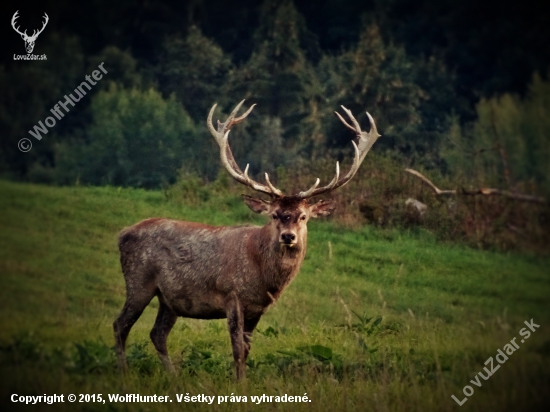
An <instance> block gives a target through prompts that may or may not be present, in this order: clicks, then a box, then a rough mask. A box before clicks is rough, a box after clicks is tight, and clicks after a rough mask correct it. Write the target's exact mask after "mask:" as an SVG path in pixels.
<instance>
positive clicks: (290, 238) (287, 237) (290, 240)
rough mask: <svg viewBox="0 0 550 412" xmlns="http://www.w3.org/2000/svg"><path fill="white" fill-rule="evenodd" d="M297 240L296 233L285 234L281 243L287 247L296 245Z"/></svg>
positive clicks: (282, 235)
mask: <svg viewBox="0 0 550 412" xmlns="http://www.w3.org/2000/svg"><path fill="white" fill-rule="evenodd" d="M295 240H296V235H295V234H294V233H288V232H287V233H283V234H281V241H282V242H283V243H285V244H287V245H290V244H291V243H294V241H295Z"/></svg>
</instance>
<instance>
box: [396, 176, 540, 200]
mask: <svg viewBox="0 0 550 412" xmlns="http://www.w3.org/2000/svg"><path fill="white" fill-rule="evenodd" d="M405 171H406V172H407V173H410V174H412V175H414V176H416V177H418V178H419V179H420V180H422V181H423V182H424V183H426V184H427V185H428V186H430V187H431V188H432V189H433V191H434V192H435V194H436V195H471V196H475V195H487V196H492V195H497V196H503V197H507V198H509V199H514V200H521V201H523V202H533V203H540V204H545V203H547V202H548V201H547V200H546V199H545V198H544V197H542V196H536V195H527V194H524V193H516V192H511V191H509V190H501V189H494V188H488V187H482V188H480V189H474V190H466V189H461V190H456V189H453V190H441V189H439V188H438V187H437V186H436V185H434V184H433V183H432V182H431V181H430V180H429V179H428V178H427V177H426V176H424V175H423V174H421V173H419V172H417V171H416V170H413V169H405Z"/></svg>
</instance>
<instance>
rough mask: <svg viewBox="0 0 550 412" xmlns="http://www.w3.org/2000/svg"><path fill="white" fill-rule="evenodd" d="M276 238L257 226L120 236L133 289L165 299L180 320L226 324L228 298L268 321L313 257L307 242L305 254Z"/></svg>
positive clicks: (171, 226)
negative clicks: (273, 306)
mask: <svg viewBox="0 0 550 412" xmlns="http://www.w3.org/2000/svg"><path fill="white" fill-rule="evenodd" d="M269 232H270V230H269V228H266V227H264V228H261V227H257V226H241V227H213V226H207V225H200V224H196V223H189V222H182V221H177V220H168V219H148V220H144V221H142V222H140V223H138V224H136V225H134V226H132V227H130V228H128V229H126V230H125V231H123V232H122V233H121V235H120V241H119V247H120V253H121V263H122V268H123V272H124V274H125V275H128V276H126V285H127V289H128V291H129V292H131V293H133V294H147V297H148V298H149V300H150V299H152V298H153V297H154V296H157V295H158V296H159V299H161V300H162V301H163V303H164V304H166V305H167V306H168V307H169V308H170V310H171V311H172V312H174V313H175V314H176V315H178V316H183V317H189V318H196V319H221V318H225V317H227V315H226V313H227V311H226V301H227V300H228V299H238V300H239V301H240V302H241V306H242V307H243V311H244V312H245V317H248V318H250V317H257V316H261V315H262V314H263V313H264V312H265V310H266V309H267V307H268V306H269V305H270V304H271V303H272V302H273V299H272V297H273V298H275V299H276V298H277V297H278V296H279V295H280V294H281V292H282V291H283V289H284V288H285V286H286V285H288V283H289V282H290V281H291V280H292V279H293V278H294V277H295V276H296V274H297V273H298V271H299V270H300V266H301V265H302V261H303V259H304V256H305V244H304V246H303V249H300V250H297V249H291V248H280V246H279V242H278V240H277V239H275V242H274V241H273V239H272V238H271V236H270V233H269ZM269 294H271V296H272V297H270V296H269ZM147 303H149V302H147Z"/></svg>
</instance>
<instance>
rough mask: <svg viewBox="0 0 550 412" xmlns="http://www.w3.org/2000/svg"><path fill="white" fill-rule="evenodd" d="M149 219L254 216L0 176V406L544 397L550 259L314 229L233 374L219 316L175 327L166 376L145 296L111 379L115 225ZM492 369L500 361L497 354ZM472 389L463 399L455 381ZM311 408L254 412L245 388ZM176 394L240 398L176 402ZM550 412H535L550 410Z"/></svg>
mask: <svg viewBox="0 0 550 412" xmlns="http://www.w3.org/2000/svg"><path fill="white" fill-rule="evenodd" d="M148 217H170V218H175V219H182V220H190V221H197V222H204V223H209V224H214V225H229V224H241V223H249V222H253V223H258V224H262V221H263V219H262V218H261V217H258V216H255V215H253V213H252V212H249V211H248V209H247V208H246V206H244V204H242V202H241V200H240V199H239V198H238V197H237V196H233V195H219V196H213V197H211V198H210V199H208V200H207V201H204V202H194V203H193V202H190V203H185V202H179V201H176V200H174V199H171V198H169V197H167V196H166V194H165V193H164V192H162V191H144V190H137V189H123V188H113V187H92V188H86V187H48V186H41V185H30V184H19V183H12V182H7V181H0V282H1V283H0V293H1V300H0V302H1V304H0V322H1V324H0V379H1V381H2V385H1V386H0V387H1V393H0V399H1V403H0V405H1V406H2V410H32V411H39V410H56V411H57V410H60V411H65V410H67V411H69V410H70V411H74V410H83V411H164V410H227V411H245V410H246V411H247V410H293V411H294V410H297V411H301V410H304V411H306V410H307V411H355V410H361V411H367V410H368V411H370V410H373V411H440V410H443V411H455V410H460V411H483V412H487V411H497V410H498V411H504V410H539V409H540V410H544V407H545V404H548V399H550V396H549V395H548V388H549V387H550V327H549V326H550V306H549V305H550V270H549V269H548V266H549V264H550V260H549V259H548V258H544V257H537V256H533V255H519V254H503V253H496V252H490V251H480V250H475V249H472V248H468V247H466V246H462V245H457V244H450V243H441V242H438V241H437V240H436V239H435V237H434V236H432V235H431V234H430V233H429V232H426V231H422V230H411V231H403V230H401V231H398V230H393V229H392V230H388V229H377V228H373V227H370V226H361V227H352V228H350V227H344V226H342V225H338V224H336V223H335V222H334V221H331V220H330V219H327V220H324V221H312V222H310V224H309V240H308V254H307V257H306V260H305V262H304V265H303V267H302V270H301V273H300V274H299V276H298V277H297V278H296V280H295V281H294V282H293V283H292V284H291V285H290V286H289V287H288V289H287V290H286V291H285V293H283V295H282V298H281V299H280V300H279V301H278V302H277V303H276V304H275V305H274V306H273V307H272V308H271V309H270V310H269V311H268V312H267V313H266V315H265V316H264V317H263V318H262V320H261V321H260V324H259V326H258V329H257V330H256V332H255V334H254V340H253V343H252V350H251V354H250V357H249V361H248V371H247V373H248V379H247V380H246V381H245V382H242V383H236V382H235V381H234V368H233V363H232V357H231V348H230V341H229V334H228V332H227V327H226V323H225V321H224V320H214V321H200V320H192V319H179V320H178V321H177V323H176V326H175V327H174V329H173V331H172V333H171V334H170V337H169V340H168V348H169V352H170V355H171V357H172V360H173V361H174V363H175V365H176V369H177V376H170V375H168V374H166V373H165V372H164V370H163V368H162V365H161V363H160V361H158V359H157V356H156V353H155V351H154V348H153V345H152V343H151V342H150V340H149V331H150V329H151V328H152V326H153V323H154V319H155V316H156V308H157V302H156V298H155V300H154V301H153V302H151V304H150V306H149V307H148V308H147V309H146V311H145V312H144V314H143V315H142V317H141V318H140V319H139V321H138V322H137V323H136V325H135V326H134V328H133V329H132V332H131V333H130V337H129V340H128V358H129V366H130V370H129V373H128V374H127V375H125V376H121V375H120V374H119V373H118V371H117V369H116V362H115V357H114V351H113V349H112V347H113V345H114V338H113V336H112V335H113V333H112V322H113V320H114V319H115V318H116V316H117V315H118V313H119V311H120V310H121V308H122V305H123V303H124V299H125V296H124V291H125V289H124V280H123V277H122V273H121V270H120V263H119V260H118V249H117V246H116V241H117V233H118V232H119V231H120V230H121V229H122V228H123V227H125V226H128V225H131V224H133V223H135V222H137V221H139V220H141V219H144V218H148ZM530 319H533V320H534V323H536V324H538V325H540V328H539V329H538V330H537V331H536V332H533V333H532V334H531V336H530V338H529V339H528V340H525V342H524V343H520V344H519V346H520V347H519V349H518V350H517V351H516V352H514V353H513V354H511V355H510V356H509V359H508V360H507V361H506V362H505V363H504V364H502V365H501V367H500V369H498V370H497V371H495V373H494V375H493V376H491V377H490V378H489V379H488V380H487V381H484V380H481V381H480V382H481V385H482V386H481V387H477V386H475V385H473V384H472V383H470V380H472V379H474V377H475V375H476V374H477V373H478V372H479V371H483V367H484V366H486V365H484V362H485V361H486V359H488V358H489V357H490V356H493V357H494V356H495V355H496V354H497V350H498V349H502V348H503V347H504V345H506V344H507V343H508V342H509V341H510V340H511V339H512V338H514V337H518V339H517V341H518V343H519V339H520V336H519V331H520V329H521V328H524V327H525V325H524V321H526V320H530ZM495 363H496V361H495ZM465 385H470V386H471V387H472V388H473V390H474V394H473V395H471V397H470V398H469V399H468V401H467V402H466V403H465V404H463V405H462V406H459V405H458V404H457V403H456V402H455V401H454V400H453V399H452V398H451V395H455V396H456V397H457V399H459V400H462V399H463V398H464V395H463V393H462V388H463V387H464V386H465ZM54 393H56V394H65V396H67V395H68V394H70V393H73V394H102V395H103V398H104V399H107V394H126V393H130V394H133V393H137V394H141V395H153V394H157V395H169V396H170V399H172V400H173V402H172V403H112V402H109V401H108V400H107V402H106V403H105V404H103V403H93V402H90V403H78V402H77V403H74V404H71V403H67V402H65V403H58V404H55V405H51V406H50V405H47V404H43V403H41V404H36V405H32V406H31V405H24V404H20V403H12V402H10V396H11V395H12V394H19V395H42V394H48V395H49V394H54ZM304 393H307V396H308V398H309V400H310V401H311V402H307V403H274V402H271V403H269V402H268V403H262V404H259V405H257V404H254V403H252V402H251V398H250V397H251V396H253V395H254V396H256V395H262V394H266V395H271V396H277V395H283V394H288V395H292V396H295V395H300V396H303V395H304ZM176 394H183V395H185V394H189V395H199V394H206V395H209V396H212V395H216V396H218V395H229V396H230V395H232V394H233V395H239V396H247V397H248V398H247V401H248V402H246V403H245V402H239V403H237V402H233V403H232V402H224V403H221V404H218V401H217V398H216V401H214V403H213V404H212V405H206V404H204V403H183V402H182V403H178V402H177V401H176ZM546 406H547V405H546Z"/></svg>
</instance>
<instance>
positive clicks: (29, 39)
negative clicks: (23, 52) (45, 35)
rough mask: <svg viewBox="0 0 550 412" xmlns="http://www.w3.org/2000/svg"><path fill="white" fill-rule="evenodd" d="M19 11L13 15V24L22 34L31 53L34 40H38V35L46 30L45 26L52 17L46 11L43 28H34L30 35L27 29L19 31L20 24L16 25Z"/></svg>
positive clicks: (28, 51)
mask: <svg viewBox="0 0 550 412" xmlns="http://www.w3.org/2000/svg"><path fill="white" fill-rule="evenodd" d="M17 13H19V10H17V11H16V12H15V13H14V14H13V17H12V18H11V26H12V27H13V29H14V30H15V31H16V32H17V33H19V34H20V35H21V38H22V39H23V40H24V41H25V49H27V53H28V54H31V53H32V51H33V49H34V42H35V41H36V39H37V37H38V35H39V34H40V33H42V32H43V31H44V28H45V27H46V24H48V21H49V20H50V18H49V17H48V15H47V14H46V13H44V19H45V20H44V23H43V24H42V28H41V29H40V30H34V31H33V33H32V36H28V35H27V30H25V31H24V32H21V31H19V26H17V27H15V23H16V20H17V19H18V17H19V16H18V15H17Z"/></svg>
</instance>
